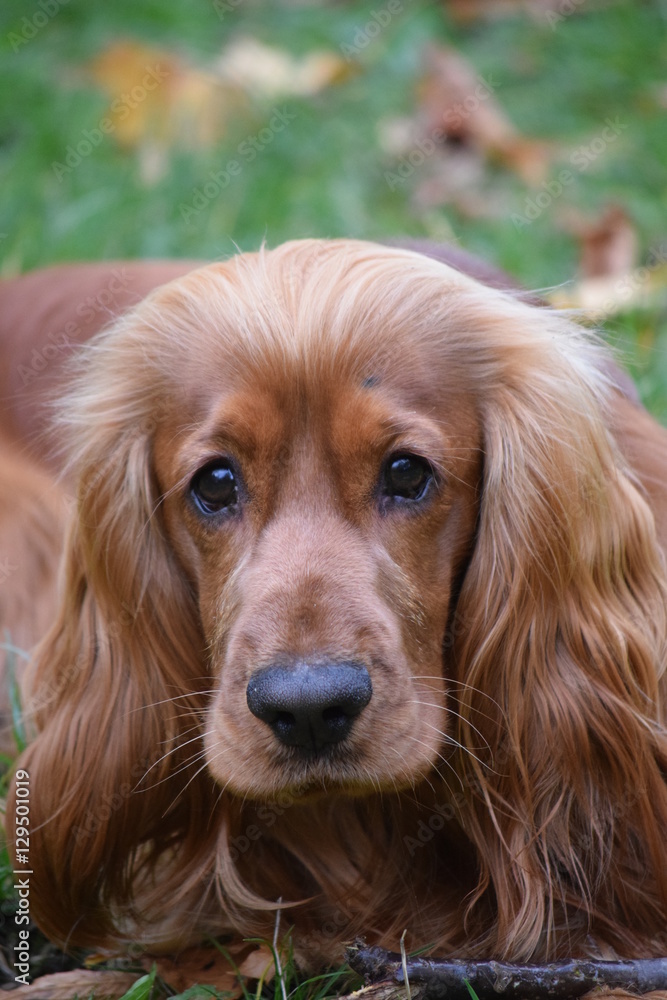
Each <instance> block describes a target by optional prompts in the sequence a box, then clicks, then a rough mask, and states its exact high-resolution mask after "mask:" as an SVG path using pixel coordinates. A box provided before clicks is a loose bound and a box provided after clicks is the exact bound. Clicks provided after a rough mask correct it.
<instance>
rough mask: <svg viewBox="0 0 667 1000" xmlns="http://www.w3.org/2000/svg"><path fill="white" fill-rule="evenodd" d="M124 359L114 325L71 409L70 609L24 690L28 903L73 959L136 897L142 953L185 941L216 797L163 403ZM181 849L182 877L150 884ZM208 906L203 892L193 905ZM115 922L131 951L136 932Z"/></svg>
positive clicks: (126, 344) (94, 351)
mask: <svg viewBox="0 0 667 1000" xmlns="http://www.w3.org/2000/svg"><path fill="white" fill-rule="evenodd" d="M124 327H125V329H126V334H127V335H126V336H123V329H124ZM135 346H138V344H135ZM133 355H134V352H133V344H132V327H131V321H130V322H127V321H123V322H122V323H121V324H120V325H119V327H117V328H116V331H115V333H114V336H113V346H111V347H110V346H109V341H108V340H102V341H101V342H100V343H99V344H97V345H95V346H93V347H92V348H91V349H90V358H89V364H88V365H87V371H88V379H87V386H88V388H87V387H86V386H85V385H84V383H83V382H82V383H81V385H80V386H79V387H78V388H77V389H75V390H74V392H73V395H72V399H71V401H70V406H69V407H68V410H67V412H68V414H69V415H70V416H69V418H68V419H70V420H71V422H72V423H73V430H74V431H75V434H74V435H73V438H74V440H75V441H76V444H75V446H74V447H73V456H72V459H71V470H70V471H71V474H72V478H73V480H74V481H76V482H78V484H79V495H78V503H77V507H78V509H77V514H76V517H75V518H74V520H73V524H72V527H71V529H70V537H69V539H68V542H67V546H66V552H67V560H66V566H65V569H64V579H63V581H62V592H63V594H64V595H65V597H64V601H63V604H62V606H61V609H60V613H59V615H58V618H57V620H56V622H55V623H54V625H53V627H52V628H51V630H50V632H49V633H48V634H47V635H46V637H45V639H44V640H43V641H42V643H41V644H40V645H39V646H38V648H37V651H36V654H35V657H34V660H33V663H32V665H31V668H30V673H29V675H28V677H27V679H26V688H27V712H28V722H29V725H30V726H32V727H33V728H34V729H36V730H37V731H38V735H37V737H36V739H35V740H34V742H33V743H32V745H31V746H30V747H29V749H28V750H27V751H26V753H25V754H24V756H23V758H22V760H21V762H20V765H21V767H23V768H25V769H26V770H27V771H28V772H29V773H30V775H31V837H32V841H31V848H32V850H33V851H34V852H35V856H36V857H39V864H38V865H37V864H35V866H34V867H35V870H34V874H33V875H32V876H31V903H32V905H33V907H34V912H35V914H36V915H37V916H38V919H39V922H40V925H41V926H42V927H43V929H44V930H45V931H46V933H47V934H49V935H50V936H52V937H53V938H54V939H55V940H60V941H62V940H64V939H65V940H67V943H69V944H71V943H78V944H82V945H86V944H94V945H97V946H99V945H100V943H101V942H103V941H104V940H107V939H108V940H111V939H112V938H113V936H114V934H115V933H117V932H118V930H119V928H118V926H117V922H116V921H117V912H118V911H117V909H116V908H117V907H118V906H119V905H120V906H121V907H123V906H124V905H127V907H128V910H127V912H129V914H130V915H131V914H132V912H133V911H132V908H131V905H130V904H131V901H132V899H133V897H135V896H136V894H137V890H138V887H139V891H140V895H141V899H142V913H143V915H144V917H145V918H146V921H147V927H146V928H144V930H143V935H142V936H143V939H144V940H150V939H151V937H157V938H165V937H167V938H168V937H169V935H170V934H173V937H174V938H177V939H181V940H182V939H183V937H184V935H185V934H186V933H187V928H185V927H184V923H183V912H184V909H183V906H182V905H181V906H180V907H179V902H178V901H179V899H180V900H182V899H183V897H184V896H185V895H187V892H188V889H189V888H190V882H189V881H188V879H189V877H190V878H192V879H195V880H196V879H197V878H198V877H199V876H200V875H201V874H202V869H203V868H205V862H204V861H202V859H203V858H208V857H210V856H211V855H212V853H213V850H212V848H211V835H212V830H213V826H211V827H208V826H207V823H208V821H209V819H210V820H211V822H212V817H213V814H214V811H215V810H214V807H213V801H212V782H211V781H210V780H209V779H208V778H207V777H206V776H205V774H204V772H201V773H199V772H200V768H201V761H200V755H201V746H200V742H199V733H200V723H201V719H200V712H201V710H202V708H203V701H204V694H203V692H204V689H205V688H207V687H210V681H209V682H207V678H206V677H204V676H202V673H203V669H202V664H203V663H204V662H205V657H204V653H203V645H204V640H203V637H202V635H201V631H200V627H199V624H198V615H197V611H196V605H195V600H194V596H193V593H192V592H191V590H190V588H189V586H188V582H187V580H186V579H185V578H184V574H183V572H182V570H180V568H179V569H176V568H175V567H173V566H172V565H171V563H172V560H173V556H172V554H171V551H170V549H169V547H168V545H167V544H166V542H165V539H164V537H163V530H162V524H161V516H160V513H161V512H160V508H159V506H158V493H157V489H156V485H155V483H154V482H153V474H152V464H151V429H152V424H151V420H152V419H154V414H155V413H156V412H158V413H159V400H158V399H156V396H155V393H156V387H155V385H152V386H151V385H146V386H144V387H142V386H141V385H140V384H138V380H139V377H140V376H139V374H138V373H139V372H141V371H142V368H141V365H140V364H138V362H137V360H136V358H134V356H133ZM133 365H134V372H133V375H132V377H131V378H128V376H127V372H128V370H130V371H131V370H132V368H133ZM144 367H145V366H144ZM90 386H92V389H91V388H90ZM87 393H90V395H87ZM165 701H167V702H170V703H169V704H167V705H165ZM188 731H189V735H186V736H184V735H183V734H184V733H188ZM183 744H187V745H185V746H184V747H183V749H177V748H178V747H179V746H181V745H183ZM188 771H189V772H190V773H188ZM91 774H92V775H93V776H94V777H93V778H92V779H91ZM175 774H178V775H179V777H178V779H177V783H175V782H174V781H171V780H169V777H170V776H174V775H175ZM189 778H191V779H192V780H191V781H190V782H189V784H188V779H189ZM186 784H187V794H186V795H179V794H178V789H179V788H181V787H182V786H183V785H186ZM177 845H178V850H179V855H180V856H181V857H182V859H183V861H182V863H181V864H179V865H178V866H173V865H171V866H169V869H170V870H169V872H168V873H167V871H166V866H165V865H164V864H161V865H160V866H159V869H156V865H157V860H158V858H160V857H162V861H164V859H165V858H168V857H169V856H170V852H172V851H173V850H174V849H176V846H177ZM165 852H166V853H165ZM186 859H187V861H186ZM188 862H191V864H188ZM174 867H175V871H174ZM195 873H196V874H195ZM156 879H157V880H158V881H157V882H156V881H155V880H156ZM204 897H205V891H204V890H203V889H201V888H200V889H199V890H198V898H199V901H200V903H201V905H204V904H203V901H204ZM169 914H173V915H174V916H173V923H174V926H173V928H171V929H170V928H169V920H168V916H167V915H169ZM124 920H125V926H124V927H123V926H122V924H121V930H122V931H124V932H125V933H124V934H123V936H124V937H126V936H127V934H128V933H130V934H131V933H132V932H133V930H135V929H136V928H133V927H132V926H131V917H130V919H129V920H128V919H127V917H126V914H125V913H124Z"/></svg>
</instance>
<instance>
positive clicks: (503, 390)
mask: <svg viewBox="0 0 667 1000" xmlns="http://www.w3.org/2000/svg"><path fill="white" fill-rule="evenodd" d="M511 311H513V312H514V313H515V316H514V322H513V323H512V324H510V323H508V322H507V317H505V319H504V324H503V333H502V336H503V338H504V343H503V344H502V347H501V349H500V350H499V351H498V353H497V355H496V356H497V359H498V360H499V362H500V368H499V369H498V370H497V371H496V373H495V376H494V375H491V377H490V379H489V382H488V388H487V394H486V398H485V402H484V411H485V412H484V416H483V420H484V427H485V475H484V489H483V497H482V509H481V520H480V525H479V536H478V542H477V546H476V549H475V553H474V556H473V559H472V562H471V565H470V566H469V568H468V571H467V574H466V577H465V580H464V584H463V587H462V591H461V594H460V600H459V604H458V607H457V615H456V620H455V622H454V626H453V632H454V634H455V637H456V638H455V640H454V641H455V645H454V654H455V655H454V665H455V666H454V670H455V673H456V677H457V679H458V680H459V681H461V682H463V683H464V684H465V685H468V687H467V688H465V689H463V690H467V691H468V692H469V694H468V696H467V697H462V699H461V704H460V705H458V706H457V708H458V709H459V711H460V712H461V725H460V731H459V734H458V738H459V740H460V742H461V744H462V747H463V748H465V751H466V752H463V753H462V754H461V755H460V759H459V767H460V773H461V774H462V775H463V776H464V781H465V782H466V785H467V787H468V790H469V812H468V819H467V822H466V825H467V832H468V834H469V835H470V836H471V838H472V839H473V842H474V843H475V845H476V847H477V851H478V853H479V858H480V862H481V874H480V878H479V883H478V887H477V891H476V893H475V894H474V896H473V898H472V901H471V903H470V906H469V909H468V922H469V927H470V929H471V932H472V931H473V929H475V928H476V930H477V933H480V925H479V921H478V920H476V913H477V910H478V908H479V909H480V910H483V909H484V907H483V905H482V904H483V902H484V903H485V904H486V902H487V901H488V898H489V896H491V898H493V899H495V905H496V907H497V914H498V916H497V921H496V922H495V923H494V926H493V927H492V928H491V929H490V930H489V928H488V919H487V921H486V926H485V934H486V937H485V942H486V946H487V948H490V950H491V951H492V952H493V953H495V954H511V956H512V958H513V959H515V960H521V959H527V958H530V956H531V955H534V954H536V953H537V954H545V955H551V956H553V955H554V954H555V953H556V946H555V941H556V931H560V934H559V935H558V940H560V941H561V946H560V950H561V952H563V949H564V953H565V954H572V953H573V952H574V951H575V949H576V947H577V944H578V943H579V944H580V945H582V946H583V945H584V943H585V941H586V938H587V935H588V934H589V933H591V932H592V933H593V934H594V935H595V938H596V940H598V941H606V942H608V943H609V945H610V946H612V947H613V948H615V949H617V951H618V954H621V955H623V954H625V955H633V954H634V955H636V954H639V953H641V952H642V949H643V950H644V951H645V950H646V941H647V940H650V939H651V937H652V933H651V932H652V931H653V932H654V931H655V928H656V927H660V926H667V865H666V864H665V859H666V855H665V839H664V838H665V832H666V831H667V785H666V784H665V774H666V773H667V738H666V734H665V729H664V708H665V700H666V694H667V692H666V690H665V675H664V668H665V662H666V661H665V654H666V648H667V647H666V636H667V626H666V621H665V608H666V604H667V601H666V597H667V590H666V586H665V572H664V566H663V561H662V558H661V554H660V549H659V546H658V543H657V540H656V536H655V527H654V522H653V516H652V514H651V511H650V510H649V508H648V506H647V504H646V502H645V501H644V499H643V497H642V495H641V492H640V489H638V488H637V486H636V485H635V483H634V482H633V479H632V476H631V474H630V473H629V472H628V470H627V468H626V467H625V465H624V462H623V460H622V459H621V457H620V455H619V453H618V451H617V448H616V445H615V443H614V442H613V441H612V440H611V439H610V437H609V434H608V432H607V430H606V426H607V421H606V420H605V413H606V408H607V405H608V404H607V402H606V392H605V387H604V385H603V384H602V383H603V381H604V380H603V379H602V378H601V376H600V374H599V369H598V368H597V367H596V363H595V355H594V353H593V354H592V355H591V345H590V344H588V345H587V344H586V342H585V340H584V338H585V336H586V335H585V334H583V333H582V332H581V331H576V328H572V327H570V326H569V324H565V325H564V329H563V330H562V331H560V332H561V333H565V334H566V336H565V337H563V336H561V337H559V338H558V339H556V338H554V339H553V341H552V343H551V345H550V344H549V341H548V327H549V324H550V323H551V324H552V325H553V323H554V320H553V319H549V318H548V315H547V314H543V313H542V312H541V311H539V312H536V311H533V312H532V317H528V319H530V320H531V322H532V325H533V326H535V325H536V323H537V322H538V320H539V321H540V322H542V323H544V324H545V326H546V327H547V331H546V333H547V336H545V334H544V333H543V334H542V337H541V338H540V339H541V340H542V343H541V344H540V354H539V357H538V356H536V355H535V346H534V343H533V345H532V346H531V330H530V329H527V328H526V323H525V319H526V317H525V316H522V313H524V312H525V311H524V310H523V309H522V308H521V307H520V306H517V307H512V309H511ZM522 319H523V322H522ZM555 322H557V323H558V322H561V321H558V320H556V321H555ZM523 334H525V336H523ZM534 334H535V331H534V330H533V331H532V339H533V341H535V336H534ZM568 343H569V345H570V346H569V347H568ZM593 348H594V345H593ZM568 355H569V356H568ZM587 356H588V361H587V360H586V359H587ZM591 362H593V363H592V364H591ZM457 690H458V689H457ZM467 751H469V752H467ZM487 912H488V911H487ZM565 924H567V927H568V931H569V934H568V935H564V934H563V928H564V926H565ZM666 943H667V941H666V940H665V939H664V937H663V938H662V939H661V940H660V941H657V940H656V944H655V948H656V954H658V953H662V952H663V951H664V947H665V944H666Z"/></svg>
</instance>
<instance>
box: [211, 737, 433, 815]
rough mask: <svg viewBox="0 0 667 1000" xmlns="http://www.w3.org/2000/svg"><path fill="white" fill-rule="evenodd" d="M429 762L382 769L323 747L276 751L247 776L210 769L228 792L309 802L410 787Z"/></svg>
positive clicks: (250, 797) (259, 798)
mask: <svg viewBox="0 0 667 1000" xmlns="http://www.w3.org/2000/svg"><path fill="white" fill-rule="evenodd" d="M433 767H434V762H433V761H430V760H424V761H422V762H421V766H417V767H414V768H410V769H408V768H407V767H405V768H402V769H400V770H398V771H390V772H386V773H385V772H383V771H378V770H377V769H376V768H374V767H373V766H372V765H371V763H370V762H368V761H365V760H364V758H363V756H359V755H355V754H353V753H351V752H345V751H341V749H340V748H339V747H336V746H332V747H327V748H325V749H324V750H323V751H320V752H319V753H317V754H310V755H307V756H304V754H303V753H302V752H299V753H294V754H287V755H285V754H281V759H280V760H279V761H278V760H276V761H275V762H274V763H272V764H271V765H269V766H268V767H266V768H264V769H263V770H258V771H257V772H256V773H255V774H253V775H252V778H253V780H252V782H248V781H247V777H248V776H247V774H240V773H239V774H234V775H229V774H227V775H224V776H223V775H220V774H217V773H216V772H215V769H214V768H211V770H212V773H213V777H214V778H215V780H216V782H217V783H218V784H220V785H223V786H224V787H225V788H226V789H227V791H229V792H231V793H232V794H234V795H236V796H238V797H242V798H243V799H246V800H251V801H255V802H274V801H278V800H279V801H283V802H284V800H285V797H289V798H290V799H292V800H294V802H297V801H298V802H304V803H305V802H313V801H316V800H317V799H322V798H325V797H331V796H342V797H347V798H358V797H364V796H368V795H371V794H374V793H377V794H387V793H396V792H401V791H406V790H408V789H411V788H414V787H415V786H416V785H417V784H419V783H420V782H421V781H422V780H424V778H426V776H427V775H428V774H429V773H430V772H432V769H433Z"/></svg>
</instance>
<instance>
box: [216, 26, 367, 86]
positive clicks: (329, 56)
mask: <svg viewBox="0 0 667 1000" xmlns="http://www.w3.org/2000/svg"><path fill="white" fill-rule="evenodd" d="M216 71H217V72H218V73H219V74H220V76H221V78H222V79H223V80H226V81H227V82H228V83H230V84H232V85H233V86H235V87H238V88H240V89H242V90H244V91H246V92H247V93H249V94H252V95H254V96H255V97H268V98H270V99H271V100H276V99H279V98H282V97H291V96H299V97H309V96H312V95H313V94H318V93H319V92H320V91H321V90H324V89H325V88H326V87H329V86H331V85H332V84H335V83H340V82H342V81H343V80H346V79H347V78H348V77H349V76H350V75H352V74H353V73H354V72H356V70H355V68H354V67H353V66H351V65H350V64H349V63H348V62H346V61H345V59H343V57H342V56H340V55H338V54H336V53H335V52H327V51H317V52H310V53H308V55H306V56H303V57H302V58H297V57H295V56H292V55H291V54H290V53H289V52H285V51H284V49H278V48H273V47H272V46H269V45H264V44H263V43H262V42H258V41H257V39H255V38H249V37H243V38H238V39H236V41H234V42H233V43H232V44H231V45H229V46H228V47H227V48H226V49H225V51H224V52H223V53H222V55H221V56H220V58H219V60H218V63H217V66H216Z"/></svg>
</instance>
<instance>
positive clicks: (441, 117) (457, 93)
mask: <svg viewBox="0 0 667 1000" xmlns="http://www.w3.org/2000/svg"><path fill="white" fill-rule="evenodd" d="M424 62H425V65H426V72H425V74H424V76H423V78H422V80H421V83H420V85H419V92H418V105H419V110H418V114H419V118H420V121H421V123H422V130H423V132H424V133H425V134H426V136H429V137H441V138H444V139H446V140H447V141H448V142H450V143H455V144H458V145H465V146H471V147H473V148H474V149H476V150H477V151H478V152H479V153H480V154H481V155H482V156H484V157H485V158H487V159H489V160H492V161H497V162H500V163H502V164H503V165H504V166H507V167H509V168H510V169H512V170H514V171H515V172H516V173H517V174H518V175H519V176H520V177H521V178H522V179H523V180H524V181H525V182H526V183H527V184H531V185H535V184H539V183H540V182H541V181H542V180H543V179H544V177H545V176H546V171H547V167H548V164H549V157H550V151H549V147H548V145H547V144H546V143H544V142H542V141H540V140H534V139H529V138H527V137H525V136H523V135H521V133H520V132H519V131H518V129H517V128H516V127H515V126H514V124H513V123H512V122H511V121H510V119H509V118H508V116H507V115H506V114H505V111H504V110H503V108H502V106H501V104H500V102H499V101H498V99H497V97H496V96H495V91H496V90H497V89H498V84H497V83H496V82H495V81H494V80H493V79H492V78H491V77H488V78H485V77H482V76H480V75H479V74H478V73H477V72H476V70H475V69H474V67H473V66H472V65H471V64H470V63H469V62H468V61H467V60H466V59H465V58H464V57H463V56H462V55H461V54H460V53H459V52H456V51H455V50H454V49H451V48H448V47H445V46H441V45H435V44H430V45H428V46H427V48H426V51H425V55H424Z"/></svg>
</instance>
